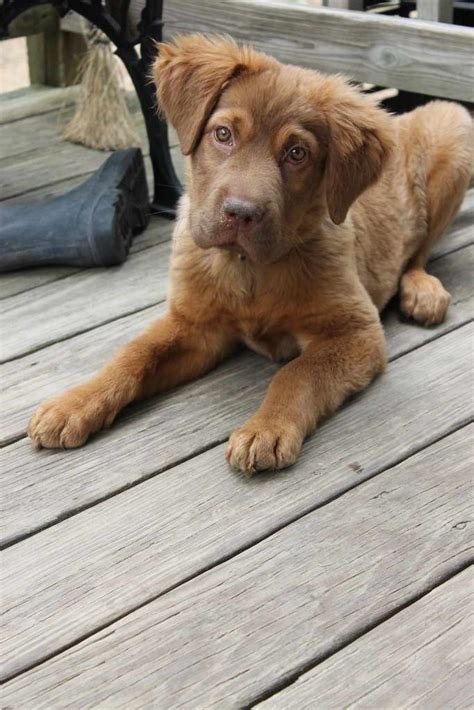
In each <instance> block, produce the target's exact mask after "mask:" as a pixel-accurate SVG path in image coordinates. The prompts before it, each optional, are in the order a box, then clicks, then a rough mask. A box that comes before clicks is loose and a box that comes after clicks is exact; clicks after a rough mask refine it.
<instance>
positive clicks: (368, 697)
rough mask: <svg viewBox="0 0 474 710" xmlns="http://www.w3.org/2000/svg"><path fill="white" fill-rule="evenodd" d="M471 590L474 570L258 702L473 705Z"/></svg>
mask: <svg viewBox="0 0 474 710" xmlns="http://www.w3.org/2000/svg"><path fill="white" fill-rule="evenodd" d="M465 524H466V523H463V522H461V523H457V525H465ZM473 589H474V574H473V571H472V568H470V569H467V570H465V571H463V572H461V573H460V574H457V575H456V576H455V577H453V578H452V579H450V580H449V581H447V582H446V583H445V584H442V585H440V586H439V587H437V588H436V589H434V590H433V591H432V592H430V593H429V594H427V595H426V596H424V597H422V599H420V600H419V601H417V602H415V603H414V604H412V605H410V606H409V607H408V608H407V609H404V610H403V611H401V612H399V613H398V614H396V615H395V616H394V617H392V618H391V619H390V620H389V621H386V622H385V623H383V624H380V626H377V627H376V628H375V629H374V630H373V631H369V633H367V634H365V635H364V636H362V637H361V638H359V639H357V641H355V642H354V643H351V644H350V645H349V646H347V647H346V648H344V649H343V650H342V651H340V652H339V653H336V654H334V655H333V656H331V657H330V658H328V660H326V661H323V663H321V664H320V665H319V666H317V667H316V668H315V669H314V670H312V671H310V672H309V673H304V674H303V675H302V676H300V678H298V680H297V681H296V683H294V684H293V685H291V686H289V687H288V688H287V689H286V690H284V691H282V692H281V693H277V694H276V695H274V696H272V697H271V698H269V699H268V700H267V701H266V702H263V703H261V704H259V705H257V706H256V707H257V708H258V709H259V710H288V708H298V710H310V709H312V708H314V706H315V705H314V703H315V698H317V702H318V706H319V707H322V708H327V709H328V710H331V709H333V708H334V710H336V708H360V709H361V710H362V709H366V708H391V707H397V708H402V707H403V708H408V707H410V708H430V710H444V709H445V708H450V707H456V708H466V709H467V708H472V707H473V705H474V683H473V681H472V662H473V656H474V637H473V634H472V633H470V630H472V628H473V623H474V622H473V619H472V614H473V607H474V604H473V599H472V590H473ZM341 678H343V679H344V682H343V683H341Z"/></svg>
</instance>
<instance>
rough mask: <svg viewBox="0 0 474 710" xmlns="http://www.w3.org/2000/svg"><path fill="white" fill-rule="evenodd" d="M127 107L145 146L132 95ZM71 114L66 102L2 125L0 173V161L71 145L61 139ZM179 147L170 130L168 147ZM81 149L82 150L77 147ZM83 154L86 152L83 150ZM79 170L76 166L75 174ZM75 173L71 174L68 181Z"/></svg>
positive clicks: (0, 166) (139, 118) (128, 99)
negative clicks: (58, 146) (54, 109)
mask: <svg viewBox="0 0 474 710" xmlns="http://www.w3.org/2000/svg"><path fill="white" fill-rule="evenodd" d="M127 103H128V106H129V109H130V114H131V118H132V121H133V122H134V125H135V128H136V130H137V132H138V134H139V136H140V138H141V139H142V144H143V145H146V132H145V126H144V122H143V116H142V113H141V111H140V109H139V106H138V103H137V99H136V96H135V94H133V95H127ZM1 110H2V102H1V100H0V112H1ZM73 113H74V108H73V106H71V105H70V102H68V103H67V104H66V105H65V106H64V107H63V108H62V109H60V110H59V111H50V112H48V113H46V114H42V115H32V116H26V117H25V118H22V119H21V120H17V121H15V122H14V123H10V124H8V125H4V126H3V128H2V130H1V132H0V156H1V159H0V170H1V169H2V164H3V161H4V160H5V159H6V158H11V157H12V156H20V155H24V154H29V155H31V154H32V153H36V154H39V153H40V152H44V153H45V159H47V153H46V152H45V151H46V150H49V149H50V148H51V146H53V145H58V144H60V143H63V144H64V145H65V146H68V145H71V144H70V143H68V142H67V141H65V140H64V138H63V137H62V130H63V129H64V126H65V125H66V123H67V122H68V121H69V120H70V119H71V117H72V115H73ZM177 145H178V140H177V137H176V134H175V132H174V131H173V129H170V146H171V147H172V148H174V147H175V146H177ZM76 147H79V149H80V148H81V146H76ZM84 151H88V149H86V148H84ZM93 152H97V153H98V154H99V155H100V156H102V159H104V156H107V155H109V152H105V153H104V152H103V151H93ZM79 169H81V167H80V166H79V165H78V166H76V172H77V171H78V170H79ZM73 175H74V173H72V174H71V177H72V176H73Z"/></svg>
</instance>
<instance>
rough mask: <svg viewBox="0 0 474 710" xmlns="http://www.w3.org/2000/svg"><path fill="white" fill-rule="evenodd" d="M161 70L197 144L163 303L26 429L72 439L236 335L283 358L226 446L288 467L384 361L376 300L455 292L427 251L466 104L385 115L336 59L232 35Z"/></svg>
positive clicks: (255, 465) (172, 103) (436, 304)
mask: <svg viewBox="0 0 474 710" xmlns="http://www.w3.org/2000/svg"><path fill="white" fill-rule="evenodd" d="M156 78H157V83H158V85H159V98H160V103H161V106H162V108H163V111H164V113H165V115H166V116H167V118H168V119H169V121H170V122H171V123H172V124H173V125H174V126H175V128H176V130H177V132H178V135H179V139H180V142H181V147H182V150H183V152H184V153H185V154H188V155H190V161H189V168H188V182H187V194H186V196H185V197H184V198H183V199H182V201H181V205H180V209H179V217H178V219H177V223H176V228H175V232H174V237H173V256H172V262H171V275H172V280H171V284H172V285H171V293H170V299H169V312H168V314H167V315H166V316H165V317H164V318H162V319H161V320H159V321H158V322H157V323H155V324H154V325H152V326H151V327H150V328H149V329H148V330H147V331H145V332H144V333H143V334H142V335H141V336H140V337H138V338H137V339H136V340H134V341H132V342H131V343H130V344H129V345H126V346H125V347H124V348H123V349H122V350H121V351H119V352H118V354H117V355H116V356H115V358H114V359H113V360H112V361H111V362H110V363H109V364H107V365H106V366H105V367H104V368H103V369H102V370H101V371H100V372H99V373H98V374H97V375H96V376H95V377H94V378H93V379H92V380H90V381H89V382H87V383H86V384H84V385H82V386H80V387H76V388H75V389H73V390H71V391H69V392H66V393H65V394H63V395H61V396H59V397H57V398H55V399H53V400H51V401H50V402H47V403H46V404H44V405H43V406H42V407H40V409H39V410H38V412H37V413H36V414H35V416H34V417H33V419H32V421H31V424H30V427H29V434H30V436H31V438H32V439H33V441H34V442H35V443H36V444H37V445H40V446H45V447H57V446H62V447H75V446H80V445H81V444H83V443H84V442H85V441H86V439H87V438H88V437H89V436H90V434H92V433H93V432H96V431H98V430H99V429H101V428H103V427H106V426H109V425H110V424H111V423H112V422H113V420H114V418H115V417H116V415H117V413H118V412H119V411H120V410H121V409H122V408H123V407H125V406H126V405H127V404H129V403H130V402H131V401H132V400H134V399H137V398H139V397H144V396H148V395H151V394H154V393H156V392H161V391H163V390H166V389H169V388H170V387H173V386H175V385H177V384H178V383H180V382H184V381H186V380H190V379H191V378H194V377H198V376H199V375H201V374H203V373H204V372H206V371H208V370H210V369H211V368H212V367H214V366H215V365H216V364H217V363H218V362H219V361H221V360H222V359H223V358H225V357H226V356H228V355H229V354H230V353H232V351H233V350H234V349H235V348H236V346H237V345H238V344H239V343H242V342H243V343H245V344H247V345H248V346H249V347H251V348H253V349H255V350H256V351H258V352H260V353H263V354H265V355H267V356H268V357H270V358H272V359H275V360H280V359H284V360H290V362H288V363H287V364H286V365H285V366H284V367H282V368H281V369H280V370H279V372H278V374H277V375H276V376H275V377H274V379H273V381H272V383H271V386H270V388H269V391H268V394H267V396H266V397H265V399H264V401H263V404H262V405H261V407H260V409H259V410H258V411H257V412H256V414H255V415H254V416H253V417H251V419H250V420H249V421H247V422H246V423H245V424H244V425H243V426H242V427H241V428H240V429H238V430H237V431H236V432H234V433H233V434H232V436H231V437H230V441H229V447H228V453H227V457H228V460H229V462H230V463H231V464H232V466H234V467H236V468H238V469H241V470H243V471H246V472H253V471H257V470H262V469H269V468H270V469H271V468H282V467H284V466H288V465H290V464H292V463H294V462H295V461H296V458H297V456H298V452H299V450H300V448H301V445H302V442H303V440H304V438H305V437H306V436H307V435H308V434H309V433H310V432H311V431H312V430H313V429H314V428H315V426H316V424H317V423H318V421H319V420H320V419H321V418H322V417H325V416H327V415H329V414H331V413H332V412H334V411H335V410H336V409H337V408H338V407H339V406H340V405H341V403H342V402H343V401H344V399H345V398H346V397H348V396H349V395H350V394H352V393H354V392H356V391H358V390H361V389H363V388H364V387H366V386H367V385H368V384H369V382H370V381H371V380H372V379H373V378H374V377H375V376H376V375H377V374H378V373H380V372H381V371H382V370H383V369H384V365H385V346H384V335H383V331H382V326H381V324H380V319H379V311H380V310H381V309H382V308H383V307H384V306H385V304H386V303H387V301H388V300H389V299H390V298H391V297H392V296H393V295H394V294H396V293H397V291H399V292H400V303H401V308H402V310H403V312H404V313H405V314H406V315H408V316H411V317H413V318H414V319H415V320H417V321H419V322H420V323H422V324H425V325H432V324H435V323H440V322H441V321H442V320H443V319H444V317H445V315H446V311H447V308H448V303H449V294H448V293H447V292H446V291H445V290H444V288H443V286H442V285H441V283H440V282H439V281H438V279H436V278H434V277H433V276H430V275H428V274H427V273H426V271H425V265H426V261H427V258H428V255H429V252H430V249H431V247H432V245H433V243H434V242H435V240H437V239H438V238H439V237H440V236H441V234H442V232H443V231H444V230H445V228H446V227H447V225H448V224H449V222H450V221H451V219H452V218H453V216H454V215H455V214H456V211H457V210H458V208H459V205H460V203H461V200H462V197H463V195H464V192H465V190H466V188H467V186H468V183H469V179H470V175H471V170H472V153H471V145H472V123H471V119H470V117H469V115H468V113H467V112H466V111H465V110H464V109H463V108H462V107H460V106H458V105H456V104H453V103H447V102H440V101H433V102H432V103H430V104H428V105H427V106H424V107H423V108H419V109H417V110H416V111H413V112H412V113H409V114H406V115H404V116H402V117H400V118H394V117H391V116H389V115H387V114H386V113H385V112H384V111H382V110H381V109H379V108H378V107H377V106H376V105H375V103H374V102H373V101H372V100H371V99H370V98H369V97H367V96H364V95H361V94H360V93H359V92H358V91H357V89H355V88H353V87H351V86H350V85H349V84H348V83H347V82H346V81H345V80H344V79H343V78H341V77H335V76H323V75H322V74H319V73H318V72H314V71H309V70H306V69H301V68H298V67H294V66H283V65H281V64H280V63H278V62H277V61H275V60H274V59H272V58H270V57H267V56H265V55H264V54H261V53H258V52H256V51H254V50H252V49H250V48H239V47H238V46H237V45H236V44H234V43H233V42H232V41H231V40H230V39H227V38H211V39H209V38H204V37H201V36H185V37H181V38H179V39H177V40H176V41H175V42H174V43H173V44H162V45H161V46H160V55H159V59H158V60H157V62H156ZM361 426H363V423H361Z"/></svg>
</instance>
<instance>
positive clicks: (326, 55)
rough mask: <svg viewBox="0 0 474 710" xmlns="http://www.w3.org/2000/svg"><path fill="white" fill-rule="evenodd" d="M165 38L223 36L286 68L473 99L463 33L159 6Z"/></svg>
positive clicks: (283, 13)
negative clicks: (200, 34) (285, 64)
mask: <svg viewBox="0 0 474 710" xmlns="http://www.w3.org/2000/svg"><path fill="white" fill-rule="evenodd" d="M164 20H165V25H164V30H165V38H167V39H169V38H171V37H173V35H176V34H179V33H184V32H204V33H218V34H222V33H224V32H227V33H229V34H231V35H232V36H233V37H235V39H237V40H239V41H242V42H248V43H252V44H254V45H255V46H256V47H257V48H259V49H262V50H264V51H266V52H268V53H270V54H272V55H274V56H275V57H277V59H279V60H281V61H282V62H288V63H291V64H299V65H301V66H306V67H310V68H313V69H319V70H321V71H326V72H342V73H345V74H347V75H348V76H350V77H351V78H353V79H355V80H356V81H361V82H363V81H365V82H369V83H372V84H377V85H379V86H388V87H396V88H398V89H404V90H407V91H414V92H420V93H423V94H429V95H431V96H440V97H445V98H450V99H460V100H464V101H472V100H473V99H474V82H473V78H474V61H473V57H474V53H473V49H474V32H473V30H472V29H469V28H466V27H458V26H453V25H445V24H440V23H431V22H422V21H420V20H409V19H404V18H401V17H387V16H381V15H375V14H369V13H358V12H346V11H342V10H332V9H326V8H318V7H312V6H306V5H296V4H295V5H293V4H292V5H289V4H288V3H285V2H279V1H278V0H268V1H267V2H265V3H257V2H254V1H253V2H252V0H227V2H225V3H222V2H221V0H201V1H200V3H199V11H197V10H196V7H195V6H194V5H193V3H189V2H188V0H174V1H173V2H172V3H171V2H170V3H165V6H164Z"/></svg>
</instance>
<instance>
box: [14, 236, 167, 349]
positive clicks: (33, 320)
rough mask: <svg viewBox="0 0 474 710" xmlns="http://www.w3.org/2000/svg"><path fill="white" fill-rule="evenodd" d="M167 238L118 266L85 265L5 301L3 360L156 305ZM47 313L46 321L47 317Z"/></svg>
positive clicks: (164, 272)
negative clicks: (89, 267)
mask: <svg viewBox="0 0 474 710" xmlns="http://www.w3.org/2000/svg"><path fill="white" fill-rule="evenodd" d="M169 254H170V244H169V242H164V243H163V244H159V245H158V246H156V247H152V248H150V249H146V250H144V251H141V252H138V253H137V254H133V255H132V256H130V257H129V258H128V260H127V261H126V262H125V263H124V264H121V265H120V266H114V267H108V268H95V269H84V270H83V271H80V272H78V273H75V274H72V275H71V276H68V277H67V278H64V279H62V280H61V281H60V282H59V283H54V282H53V283H49V284H46V285H45V286H41V287H39V288H37V289H35V291H34V296H33V295H32V294H31V292H29V291H26V292H24V293H19V294H17V295H16V296H11V297H10V298H8V299H5V300H4V302H3V304H2V312H1V314H0V332H1V333H2V342H1V347H0V353H1V356H0V357H1V361H2V362H5V361H7V360H10V359H11V358H16V357H20V356H22V355H25V354H26V353H29V352H33V351H35V350H37V349H38V348H42V347H44V346H45V345H49V344H51V343H54V342H57V341H58V340H62V339H64V338H68V337H71V336H72V335H75V334H76V333H80V332H83V331H86V330H91V329H92V328H94V327H96V326H98V325H100V324H101V323H106V322H107V321H110V320H113V319H114V318H119V317H120V316H123V315H126V314H127V313H132V312H134V311H138V310H141V309H143V308H146V307H147V306H151V305H153V304H156V303H159V302H160V301H163V300H164V299H165V298H166V288H167V276H168V260H169ZM45 314H47V320H46V317H45Z"/></svg>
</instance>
